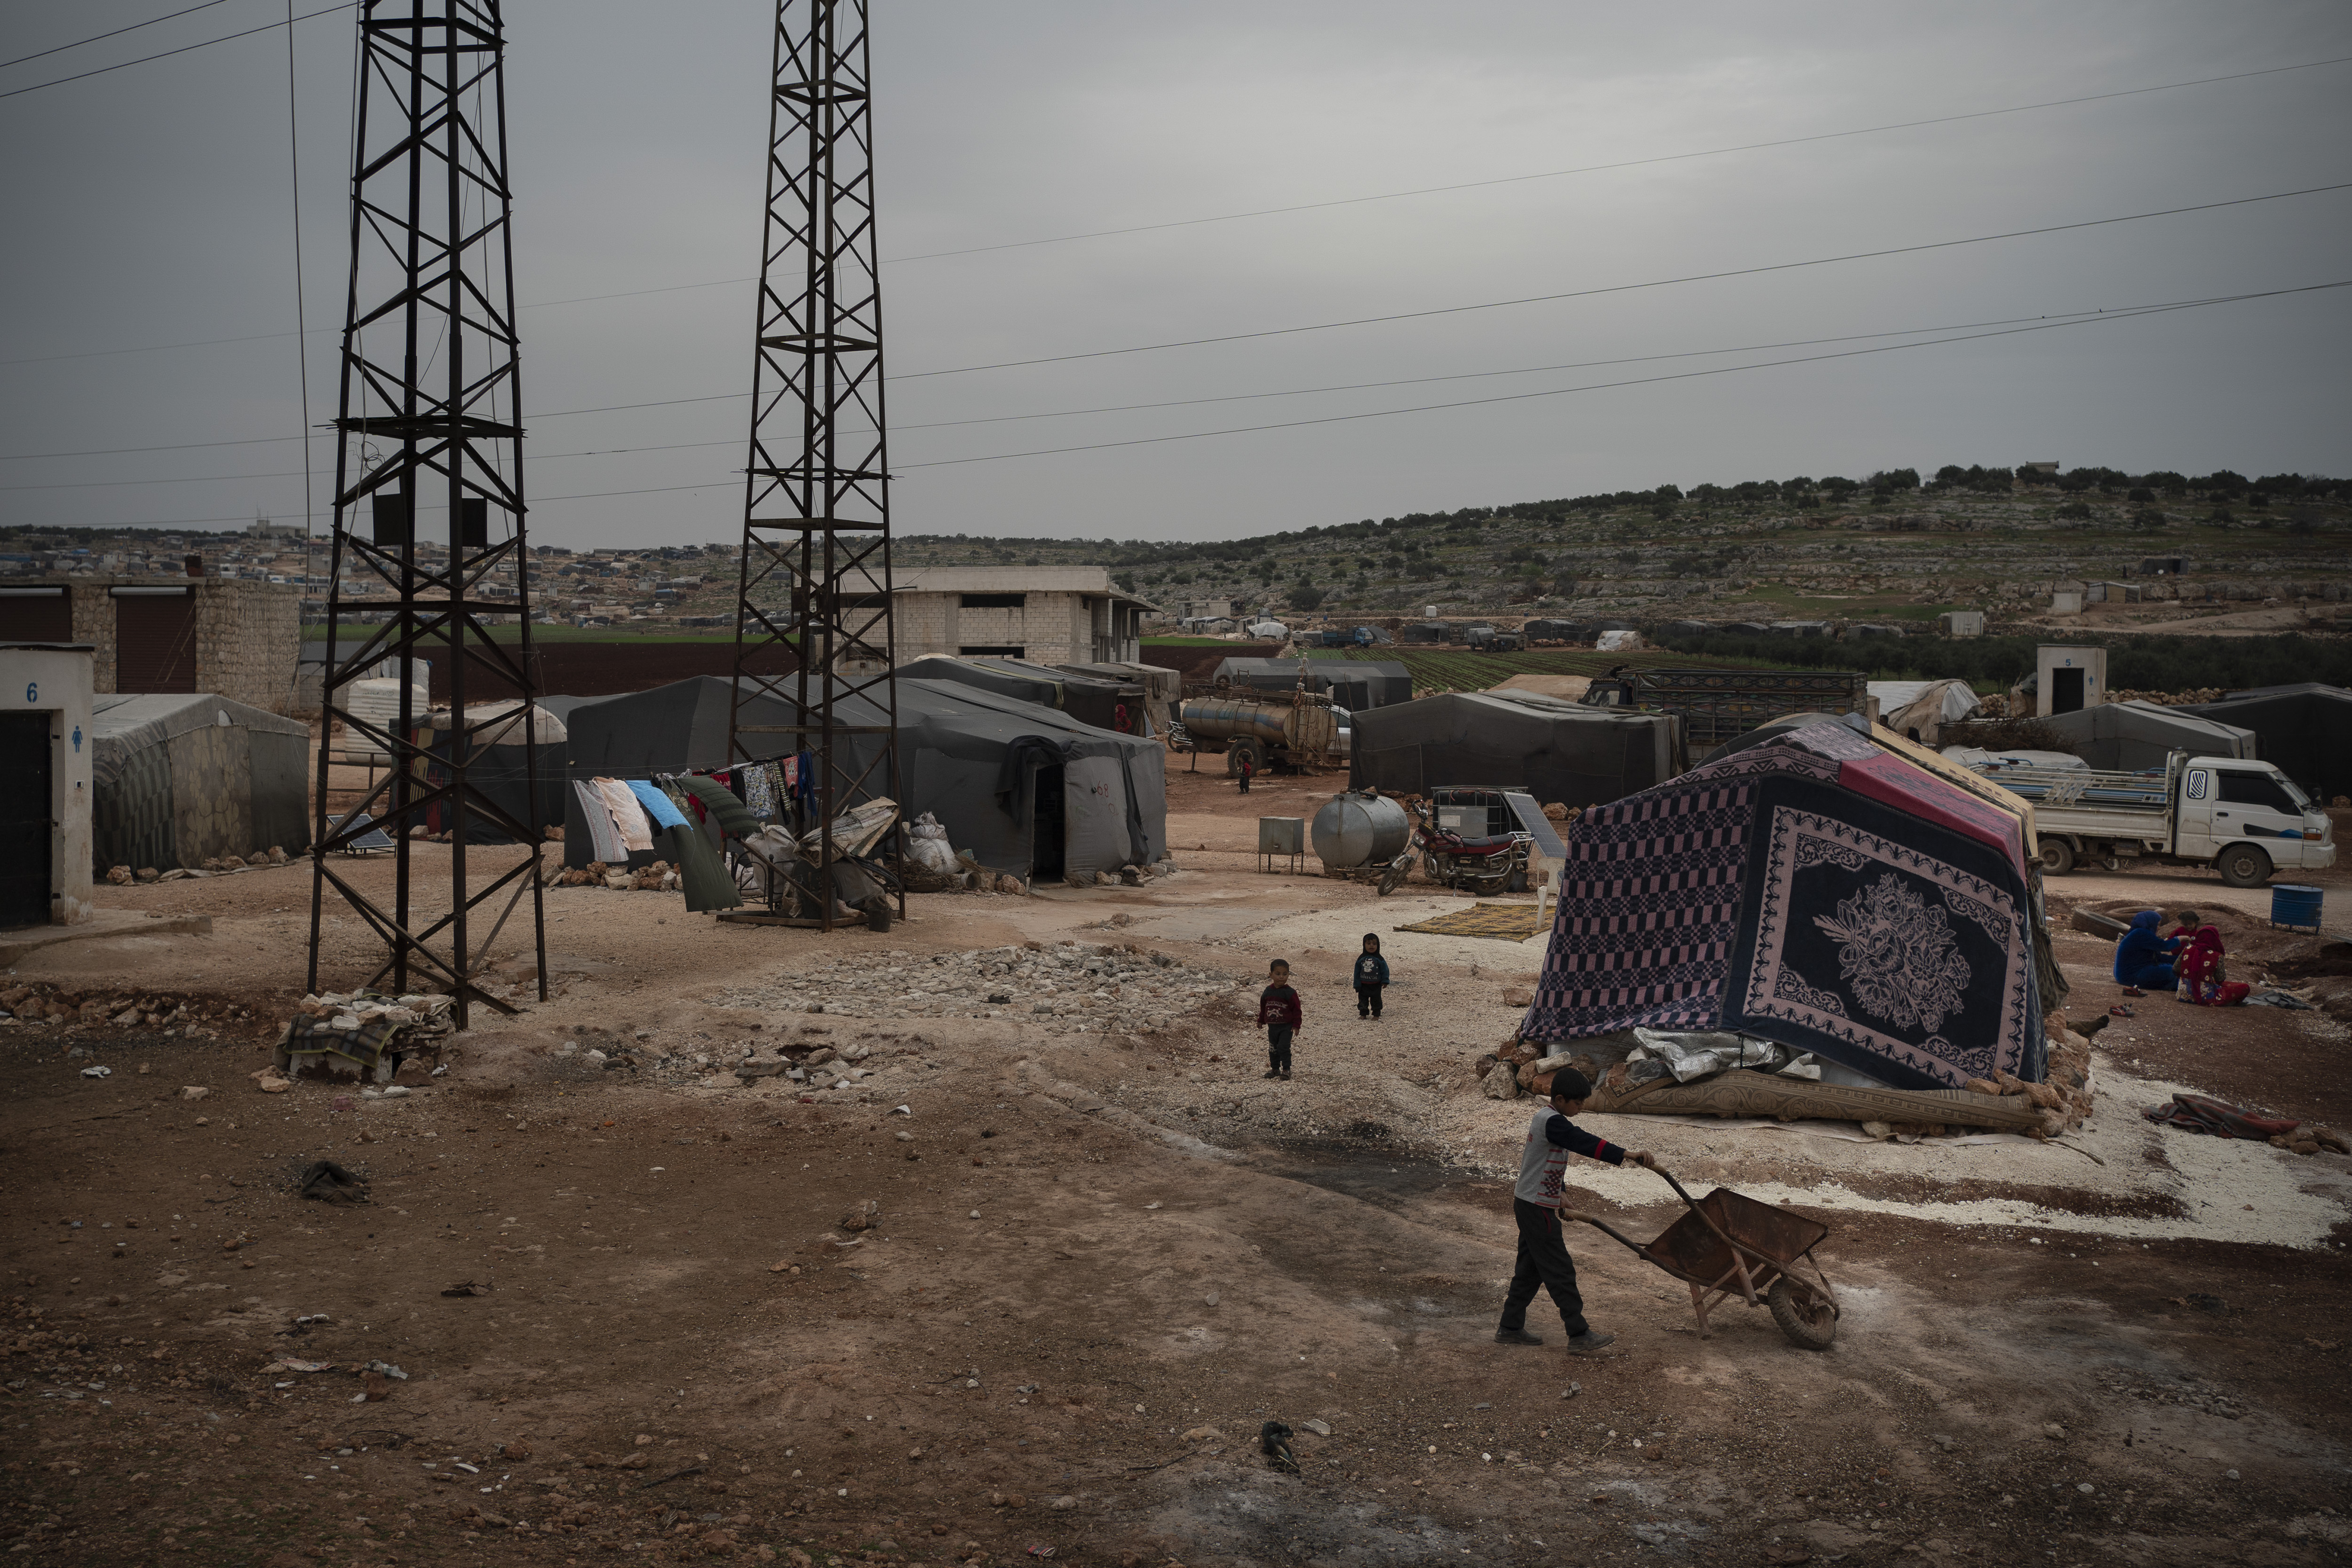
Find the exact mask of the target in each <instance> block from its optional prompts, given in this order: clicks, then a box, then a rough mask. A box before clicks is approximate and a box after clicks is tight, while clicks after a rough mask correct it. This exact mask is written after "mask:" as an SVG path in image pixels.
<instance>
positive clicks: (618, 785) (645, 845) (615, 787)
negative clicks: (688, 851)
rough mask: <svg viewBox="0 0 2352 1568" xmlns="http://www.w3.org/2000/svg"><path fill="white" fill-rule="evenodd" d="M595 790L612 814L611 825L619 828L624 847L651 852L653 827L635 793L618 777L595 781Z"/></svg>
mask: <svg viewBox="0 0 2352 1568" xmlns="http://www.w3.org/2000/svg"><path fill="white" fill-rule="evenodd" d="M596 791H597V793H598V794H599V795H603V796H604V808H605V809H606V810H607V811H609V812H610V813H611V814H612V816H613V826H614V827H615V828H616V829H618V830H619V832H620V835H621V843H622V845H623V847H625V848H627V849H630V850H632V851H635V850H639V849H642V850H646V851H647V852H649V853H650V852H651V850H652V849H653V847H654V836H653V828H652V826H651V825H650V824H648V823H647V822H646V808H645V807H644V806H642V805H638V804H637V795H636V792H635V790H632V789H631V788H630V787H629V786H628V785H627V784H623V783H622V782H621V781H620V780H619V779H603V778H600V779H598V780H597V781H596Z"/></svg>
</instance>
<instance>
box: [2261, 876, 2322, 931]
mask: <svg viewBox="0 0 2352 1568" xmlns="http://www.w3.org/2000/svg"><path fill="white" fill-rule="evenodd" d="M2319 900H2320V890H2319V889H2317V888H2299V887H2295V886H2294V885H2293V884H2291V883H2285V882H2274V883H2273V884H2272V885H2271V924H2273V925H2274V926H2292V927H2294V929H2296V930H2298V931H2317V930H2318V929H2319Z"/></svg>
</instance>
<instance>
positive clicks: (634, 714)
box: [564, 676, 1168, 878]
mask: <svg viewBox="0 0 2352 1568" xmlns="http://www.w3.org/2000/svg"><path fill="white" fill-rule="evenodd" d="M729 696H730V687H729V683H728V682H727V681H725V680H722V679H719V678H718V677H715V676H700V677H697V678H696V679H691V680H682V681H678V682H676V683H674V684H672V685H669V686H663V687H656V688H655V689H653V690H650V691H633V692H625V693H623V694H621V695H619V696H616V697H610V698H606V699H604V700H602V701H597V702H587V703H583V704H581V705H579V706H578V707H575V708H573V709H572V710H571V712H570V713H569V714H568V715H567V716H566V717H567V722H568V725H569V728H570V732H571V733H570V740H569V742H568V747H567V749H568V752H569V755H568V757H567V758H566V760H565V767H564V776H565V777H566V779H567V780H570V779H588V778H593V777H597V776H599V775H602V776H604V777H608V778H647V777H651V776H653V775H656V774H659V773H684V772H686V771H688V770H689V769H709V768H722V767H725V766H726V765H727V764H728V763H729V762H730V758H729V756H728V753H727V710H728V700H729ZM835 712H836V715H837V717H838V720H839V721H840V722H842V723H844V724H846V725H866V724H877V723H879V722H880V720H881V712H880V710H878V709H877V708H876V707H874V706H873V704H872V703H870V702H869V701H867V700H865V699H863V698H860V697H857V696H855V695H848V696H845V697H844V698H843V700H841V701H840V702H839V703H838V704H837V705H836V708H835ZM795 722H798V718H797V710H796V709H795V708H794V706H793V703H792V702H791V701H789V700H784V699H781V698H775V697H770V696H767V695H765V694H763V693H759V692H756V691H753V690H751V689H750V688H749V687H748V686H747V688H746V693H745V698H744V708H743V713H742V723H743V724H744V725H745V726H746V728H747V729H752V728H754V727H757V726H774V725H784V724H792V723H795ZM1032 737H1034V738H1037V739H1039V740H1042V741H1043V742H1045V745H1044V746H1042V747H1035V748H1028V749H1026V752H1025V754H1027V755H1028V756H1029V757H1030V759H1031V761H1032V763H1034V764H1043V766H1045V767H1050V766H1052V765H1053V763H1052V761H1051V759H1052V758H1053V757H1054V756H1055V755H1056V754H1058V755H1059V756H1060V758H1061V763H1060V766H1061V772H1062V779H1061V789H1060V791H1059V793H1058V794H1056V795H1054V797H1053V799H1052V801H1051V802H1049V803H1048V806H1049V808H1057V810H1058V816H1059V819H1060V821H1061V825H1062V826H1061V834H1062V840H1061V843H1060V845H1059V846H1058V848H1059V849H1060V854H1059V855H1058V856H1056V855H1055V854H1054V853H1053V851H1054V849H1055V847H1056V846H1054V845H1050V844H1049V845H1046V846H1044V849H1045V853H1044V854H1042V855H1041V854H1040V853H1039V849H1040V846H1038V845H1037V844H1036V843H1035V841H1034V837H1035V827H1036V824H1037V823H1038V822H1040V821H1045V820H1051V819H1052V817H1053V815H1054V811H1053V810H1051V809H1037V808H1034V807H1033V809H1032V810H1031V812H1030V813H1029V814H1028V815H1027V816H1026V817H1025V818H1021V819H1016V818H1015V817H1014V816H1013V813H1012V812H1011V811H1010V810H1008V809H1007V807H1006V805H1004V804H1003V802H1002V801H1001V800H1000V798H999V795H998V790H999V784H1000V775H1001V774H1002V773H1003V765H1004V759H1005V757H1006V755H1007V754H1008V753H1010V752H1013V750H1014V749H1015V742H1019V741H1022V740H1024V739H1027V738H1032ZM746 739H747V741H749V742H750V743H751V746H752V747H753V749H755V750H758V751H761V752H768V751H773V752H784V751H785V750H787V749H788V745H789V742H790V739H791V738H790V737H788V736H785V735H782V734H776V733H769V734H758V733H752V734H747V736H746ZM880 747H881V739H880V737H879V736H877V735H845V736H842V737H841V738H840V740H839V741H838V742H836V751H837V756H836V763H837V764H839V765H842V766H845V767H846V768H847V770H848V772H849V773H850V775H851V776H852V777H859V776H863V777H865V778H866V787H864V788H861V789H859V790H857V791H856V792H855V793H854V794H853V795H851V796H850V798H848V799H846V800H839V801H836V802H835V809H836V810H841V809H845V808H846V807H848V806H850V805H856V804H858V803H859V802H861V801H865V800H868V799H872V798H873V797H875V796H877V795H889V794H890V793H891V790H890V781H889V779H888V778H887V776H886V773H885V771H884V770H882V769H881V768H879V767H874V768H872V770H871V771H870V772H869V771H868V764H869V763H873V762H874V760H875V759H876V758H877V756H878V755H879V754H880ZM1164 755H1165V753H1164V752H1163V750H1162V748H1161V747H1160V745H1159V744H1158V743H1157V742H1152V741H1148V740H1144V739H1141V738H1139V737H1137V736H1132V735H1121V734H1118V733H1116V732H1114V731H1108V730H1102V729H1097V728H1096V727H1095V726H1093V725H1091V724H1087V723H1084V722H1082V721H1078V720H1076V719H1074V718H1072V717H1071V716H1070V715H1068V714H1066V713H1064V712H1061V711H1059V710H1055V709H1052V708H1046V707H1043V706H1040V705H1039V704H1036V703H1033V702H1024V701H1022V700H1019V699H1017V698H1011V697H1001V696H998V695H996V694H994V693H992V692H989V691H985V690H982V689H980V688H978V687H976V686H971V685H967V684H963V683H961V682H956V681H946V680H929V679H910V678H906V677H901V678H900V679H899V680H898V766H899V769H900V773H901V775H902V786H901V787H902V789H903V792H904V793H903V795H899V796H898V797H896V798H898V799H899V801H900V805H901V810H902V813H903V815H904V816H905V818H906V819H907V820H910V821H911V820H913V819H914V818H916V817H919V816H922V814H923V813H925V812H927V811H928V812H930V813H932V814H933V815H934V816H937V817H938V819H939V821H940V824H941V825H942V826H945V827H946V828H947V829H948V838H949V842H950V843H951V844H952V845H953V846H954V847H956V848H958V849H969V850H971V852H972V854H973V856H974V857H975V858H978V859H979V860H980V862H981V863H982V865H985V866H991V867H994V868H997V869H1000V870H1006V871H1011V872H1013V873H1014V874H1016V875H1018V876H1021V877H1024V878H1027V877H1031V876H1033V875H1035V874H1036V869H1037V868H1038V867H1039V866H1040V865H1044V866H1046V867H1048V868H1052V867H1054V866H1055V863H1056V861H1057V860H1058V862H1059V869H1060V870H1061V871H1062V872H1063V873H1064V874H1065V875H1068V876H1073V877H1076V876H1092V875H1093V874H1094V873H1096V872H1097V871H1109V870H1116V869H1118V868H1119V867H1121V866H1125V865H1130V864H1139V863H1148V862H1150V861H1155V860H1159V859H1161V858H1165V856H1166V854H1167V851H1168V826H1167V823H1168V803H1167V795H1166V791H1165V787H1164V780H1163V768H1164V763H1163V760H1162V759H1163V757H1164ZM1030 771H1031V773H1033V775H1034V773H1037V772H1038V771H1040V769H1039V768H1038V767H1037V766H1034V765H1033V766H1032V768H1031V769H1030ZM579 819H580V809H579V805H578V801H577V796H576V795H573V796H572V800H571V801H570V803H569V819H568V820H567V824H566V831H565V834H564V858H565V860H566V862H567V863H568V864H571V865H573V866H584V865H586V864H587V863H588V859H589V855H590V850H589V845H588V835H587V831H586V826H585V823H584V821H580V820H579ZM574 823H577V825H578V826H577V828H576V830H574V826H573V825H574Z"/></svg>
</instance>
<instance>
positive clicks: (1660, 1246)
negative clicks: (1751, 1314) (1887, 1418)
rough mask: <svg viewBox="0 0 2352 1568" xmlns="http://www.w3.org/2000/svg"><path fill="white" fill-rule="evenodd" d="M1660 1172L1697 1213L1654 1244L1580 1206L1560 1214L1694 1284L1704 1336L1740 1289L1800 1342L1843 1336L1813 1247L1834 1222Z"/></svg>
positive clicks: (1815, 1347)
mask: <svg viewBox="0 0 2352 1568" xmlns="http://www.w3.org/2000/svg"><path fill="white" fill-rule="evenodd" d="M1658 1174H1659V1175H1661V1176H1664V1177H1665V1179H1666V1182H1667V1184H1669V1185H1670V1186H1672V1187H1673V1188H1674V1189H1675V1194H1676V1195H1677V1196H1679V1197H1680V1198H1681V1199H1682V1200H1683V1202H1684V1203H1685V1204H1686V1205H1689V1207H1690V1212H1689V1213H1687V1214H1685V1215H1683V1216H1682V1217H1681V1218H1680V1219H1678V1220H1676V1221H1675V1223H1674V1224H1672V1225H1670V1226H1667V1227H1666V1228H1665V1229H1664V1231H1663V1232H1661V1233H1660V1234H1659V1236H1658V1238H1657V1239H1656V1240H1655V1241H1653V1242H1649V1243H1647V1244H1646V1245H1645V1244H1643V1243H1642V1242H1638V1241H1634V1240H1633V1239H1632V1238H1631V1237H1624V1236H1621V1235H1619V1234H1618V1233H1617V1232H1616V1231H1615V1230H1612V1229H1611V1228H1610V1226H1607V1225H1604V1224H1603V1223H1601V1221H1600V1220H1599V1219H1596V1218H1594V1217H1593V1216H1592V1215H1589V1214H1580V1213H1578V1212H1576V1211H1574V1210H1572V1209H1562V1210H1560V1211H1559V1216H1560V1218H1562V1219H1564V1220H1570V1219H1574V1220H1582V1221H1583V1222H1584V1223H1585V1224H1586V1225H1589V1226H1592V1228H1593V1229H1595V1230H1598V1231H1601V1232H1602V1233H1604V1234H1606V1235H1607V1236H1609V1237H1612V1239H1614V1240H1616V1241H1619V1242H1622V1243H1623V1244H1624V1245H1625V1246H1626V1247H1629V1248H1631V1249H1632V1250H1633V1254H1634V1256H1635V1257H1637V1258H1647V1259H1649V1260H1650V1261H1651V1262H1653V1263H1654V1264H1656V1265H1657V1266H1658V1267H1659V1268H1663V1269H1664V1270H1665V1271H1666V1272H1667V1273H1669V1274H1671V1275H1673V1276H1674V1277H1675V1279H1679V1280H1681V1281H1682V1282H1683V1283H1684V1284H1685V1285H1687V1286H1689V1287H1690V1293H1691V1308H1692V1310H1695V1311H1696V1312H1697V1313H1698V1335H1699V1338H1701V1339H1703V1340H1705V1339H1713V1338H1714V1337H1715V1331H1714V1329H1713V1328H1712V1327H1710V1326H1709V1324H1708V1323H1707V1321H1706V1310H1707V1308H1708V1306H1709V1305H1711V1304H1717V1303H1720V1302H1721V1301H1722V1300H1724V1299H1725V1298H1727V1297H1730V1296H1735V1295H1736V1296H1738V1297H1740V1298H1741V1299H1742V1300H1745V1301H1747V1303H1748V1305H1749V1306H1751V1307H1754V1306H1759V1305H1762V1306H1769V1307H1770V1308H1771V1310H1772V1321H1774V1322H1776V1323H1778V1324H1780V1331H1781V1332H1782V1333H1784V1334H1786V1335H1788V1336H1789V1338H1790V1341H1791V1342H1793V1343H1795V1344H1797V1345H1799V1346H1801V1347H1802V1348H1803V1349H1805V1350H1809V1351H1825V1350H1827V1349H1829V1348H1830V1344H1831V1342H1832V1341H1834V1340H1835V1339H1836V1338H1837V1324H1838V1303H1837V1296H1836V1293H1835V1292H1833V1291H1832V1289H1830V1281H1829V1276H1828V1275H1826V1274H1823V1273H1822V1266H1821V1264H1820V1263H1819V1261H1817V1260H1816V1259H1815V1258H1814V1257H1813V1255H1812V1254H1813V1248H1814V1247H1818V1246H1820V1245H1821V1243H1822V1238H1823V1237H1827V1236H1828V1235H1829V1233H1830V1227H1829V1226H1825V1225H1823V1224H1822V1223H1821V1222H1820V1221H1819V1220H1811V1219H1807V1218H1805V1217H1804V1216H1803V1215H1797V1214H1791V1213H1790V1212H1789V1211H1788V1210H1787V1209H1782V1208H1775V1207H1773V1206H1772V1205H1770V1204H1763V1203H1758V1202H1757V1201H1756V1200H1755V1199H1754V1198H1749V1197H1742V1196H1741V1195H1740V1194H1738V1193H1735V1192H1733V1191H1732V1190H1731V1189H1730V1188H1728V1187H1717V1188H1716V1189H1715V1191H1713V1192H1711V1193H1709V1194H1706V1196H1705V1197H1703V1198H1696V1199H1694V1198H1693V1197H1692V1196H1691V1195H1690V1194H1688V1193H1686V1192H1685V1191H1683V1184H1681V1183H1680V1182H1677V1181H1675V1178H1674V1177H1673V1176H1672V1175H1671V1174H1669V1173H1667V1172H1665V1171H1664V1170H1660V1171H1659V1172H1658ZM1799 1263H1806V1264H1811V1267H1812V1270H1813V1276H1814V1279H1818V1280H1820V1283H1819V1284H1818V1285H1816V1284H1814V1283H1813V1282H1812V1280H1809V1279H1802V1278H1801V1277H1799V1276H1798V1275H1797V1274H1796V1273H1795V1272H1794V1270H1795V1268H1796V1266H1797V1265H1798V1264H1799Z"/></svg>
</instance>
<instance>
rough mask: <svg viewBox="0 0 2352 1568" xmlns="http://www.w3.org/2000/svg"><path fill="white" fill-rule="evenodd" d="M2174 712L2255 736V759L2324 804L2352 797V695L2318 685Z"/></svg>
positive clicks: (2283, 688)
mask: <svg viewBox="0 0 2352 1568" xmlns="http://www.w3.org/2000/svg"><path fill="white" fill-rule="evenodd" d="M2172 711H2173V712H2175V713H2186V714H2189V715H2191V716H2192V717H2195V718H2199V719H2211V720H2214V721H2217V722H2219V723H2223V724H2231V725H2235V726H2236V727H2237V728H2239V729H2242V730H2252V731H2253V732H2254V745H2255V748H2256V750H2255V753H2254V754H2255V755H2256V756H2257V757H2259V758H2260V759H2261V760H2262V761H2263V762H2265V763H2273V764H2274V765H2275V766H2276V767H2277V768H2278V769H2279V771H2280V772H2282V773H2285V774H2286V776H2287V777H2289V778H2291V779H2293V780H2294V782H2295V783H2297V784H2301V785H2302V786H2303V787H2304V788H2305V789H2307V790H2313V791H2315V792H2316V793H2317V794H2318V796H2319V798H2320V800H2321V802H2322V803H2323V804H2324V803H2326V802H2327V801H2330V800H2333V799H2335V798H2336V796H2337V795H2352V691H2347V690H2346V689H2344V688H2342V687H2340V686H2322V685H2320V684H2318V683H2317V682H2312V683H2310V684H2308V685H2304V686H2280V687H2271V688H2268V689H2264V690H2263V691H2262V692H2260V693H2250V694H2248V695H2246V696H2243V697H2238V698H2233V699H2231V700H2225V701H2221V702H2202V703H2199V704H2197V705H2195V706H2193V707H2187V708H2175V709H2173V710H2172Z"/></svg>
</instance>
